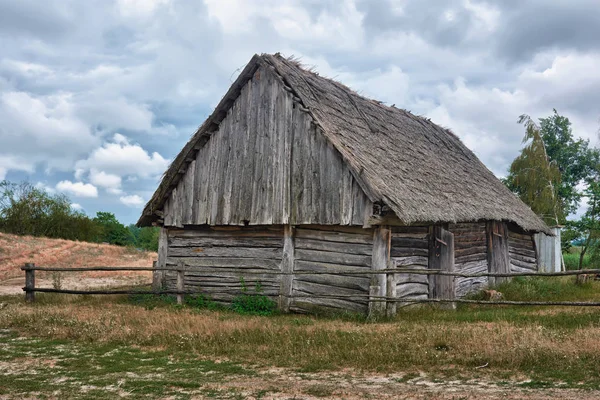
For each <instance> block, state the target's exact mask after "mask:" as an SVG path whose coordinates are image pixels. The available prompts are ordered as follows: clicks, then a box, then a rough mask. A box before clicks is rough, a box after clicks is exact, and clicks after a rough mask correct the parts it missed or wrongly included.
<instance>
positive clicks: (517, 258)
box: [508, 227, 538, 272]
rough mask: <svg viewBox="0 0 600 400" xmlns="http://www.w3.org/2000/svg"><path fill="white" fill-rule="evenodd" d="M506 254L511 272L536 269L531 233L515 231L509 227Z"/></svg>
mask: <svg viewBox="0 0 600 400" xmlns="http://www.w3.org/2000/svg"><path fill="white" fill-rule="evenodd" d="M508 254H509V259H510V271H511V272H530V271H537V270H538V266H537V258H536V251H535V242H534V239H533V235H530V234H527V233H520V232H517V230H516V229H514V228H512V227H509V230H508Z"/></svg>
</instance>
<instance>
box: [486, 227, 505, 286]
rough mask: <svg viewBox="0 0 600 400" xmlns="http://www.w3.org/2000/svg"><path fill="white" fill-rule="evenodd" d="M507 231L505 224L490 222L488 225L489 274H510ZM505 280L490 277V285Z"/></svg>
mask: <svg viewBox="0 0 600 400" xmlns="http://www.w3.org/2000/svg"><path fill="white" fill-rule="evenodd" d="M507 231H508V229H507V228H506V223H503V222H497V221H492V222H489V223H488V226H487V235H488V240H487V243H488V267H489V270H490V272H498V273H508V272H510V263H509V254H508V232H507ZM505 280H506V278H494V277H490V278H489V282H490V285H492V286H494V285H497V284H499V283H501V282H503V281H505Z"/></svg>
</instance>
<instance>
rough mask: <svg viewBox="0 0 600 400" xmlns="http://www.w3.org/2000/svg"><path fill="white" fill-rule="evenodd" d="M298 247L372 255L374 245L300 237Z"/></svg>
mask: <svg viewBox="0 0 600 400" xmlns="http://www.w3.org/2000/svg"><path fill="white" fill-rule="evenodd" d="M296 248H297V249H305V250H319V251H326V252H336V253H348V254H358V255H365V256H371V255H372V253H373V245H369V244H358V243H341V242H325V241H321V240H316V239H305V238H302V239H299V240H298V241H297V243H296Z"/></svg>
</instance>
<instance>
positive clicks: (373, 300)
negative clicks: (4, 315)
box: [21, 263, 600, 316]
mask: <svg viewBox="0 0 600 400" xmlns="http://www.w3.org/2000/svg"><path fill="white" fill-rule="evenodd" d="M155 265H156V264H155ZM410 267H411V266H410V265H408V266H403V267H401V268H398V267H396V268H386V269H382V270H376V271H336V274H340V275H379V276H381V275H382V274H383V275H384V276H386V278H387V279H386V282H387V285H386V291H385V292H386V295H385V296H380V295H379V296H378V295H376V293H379V287H378V286H377V287H371V290H370V293H365V294H351V295H341V294H337V295H312V294H311V295H299V294H297V295H291V296H285V297H288V298H303V297H304V298H306V297H312V298H330V299H346V300H348V299H365V298H366V299H368V301H369V310H370V313H371V312H373V311H375V310H378V312H381V313H383V312H385V313H386V314H387V315H388V316H392V315H394V314H395V313H396V305H397V304H398V303H402V304H405V305H406V304H418V303H440V304H446V305H448V304H449V305H451V306H452V307H453V306H454V305H455V304H457V303H462V304H489V305H518V306H576V307H590V306H592V307H598V306H600V302H580V301H509V300H495V301H488V300H470V299H459V298H455V296H454V295H453V294H449V293H444V294H443V297H440V298H429V299H399V298H397V297H396V295H395V288H396V287H395V280H394V276H395V274H422V275H430V276H431V275H437V276H448V277H463V278H477V277H496V278H510V277H518V276H551V277H560V276H576V275H584V274H585V275H600V269H588V270H578V271H562V272H512V273H492V272H485V273H475V274H467V273H461V272H453V271H442V270H439V269H429V270H423V269H414V268H410ZM225 269H226V268H225ZM225 269H224V268H218V270H219V271H223V270H225ZM21 270H23V271H25V287H24V288H23V291H24V292H25V299H26V300H27V301H29V302H32V301H34V300H35V293H36V292H42V293H64V294H84V295H85V294H89V295H118V294H154V295H161V294H172V295H176V296H177V303H178V304H182V303H183V300H184V296H185V295H194V294H199V292H198V291H189V290H188V291H186V290H185V271H186V267H185V265H184V264H183V263H179V264H178V265H177V266H176V267H165V268H157V267H156V266H153V267H148V268H145V267H74V268H56V267H36V266H35V264H25V265H24V266H23V267H21ZM215 270H216V269H215ZM36 271H47V272H88V271H152V272H154V273H157V272H159V271H177V286H176V289H175V290H163V289H161V288H158V287H153V288H152V290H150V291H148V290H133V289H115V290H70V289H58V288H39V287H36V286H35V272H36ZM244 274H247V275H253V274H261V275H264V274H273V275H304V274H312V275H320V274H331V272H329V271H293V272H279V271H260V272H258V271H246V272H244ZM239 292H240V291H239V290H238V289H235V290H227V289H223V290H222V291H221V293H239ZM280 297H281V295H280ZM382 303H383V304H382ZM378 304H379V306H378Z"/></svg>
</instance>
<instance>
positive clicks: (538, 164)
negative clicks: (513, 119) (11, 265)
mask: <svg viewBox="0 0 600 400" xmlns="http://www.w3.org/2000/svg"><path fill="white" fill-rule="evenodd" d="M518 122H519V123H521V124H524V125H525V137H524V138H523V143H526V145H525V146H524V147H523V149H522V150H521V154H520V155H519V156H517V158H515V159H514V161H513V162H512V164H511V165H510V169H509V176H508V177H507V178H506V179H505V183H506V184H507V185H508V187H509V188H511V189H512V190H513V191H514V192H515V193H516V194H517V195H518V196H519V197H520V198H521V200H523V202H525V203H526V204H527V205H529V206H530V207H531V209H532V210H533V211H534V212H535V213H536V214H537V215H539V216H540V217H541V218H542V219H543V220H544V221H546V223H548V224H552V225H556V224H559V223H560V221H562V220H563V219H564V215H563V210H562V208H561V203H560V199H559V197H558V191H559V187H560V171H559V169H558V165H557V163H556V162H555V161H551V160H550V158H549V157H548V153H547V151H546V146H545V144H544V140H543V138H542V134H541V131H540V129H539V127H538V126H537V125H536V124H535V123H534V122H533V121H532V119H531V118H530V117H529V116H528V115H521V116H520V117H519V120H518Z"/></svg>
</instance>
